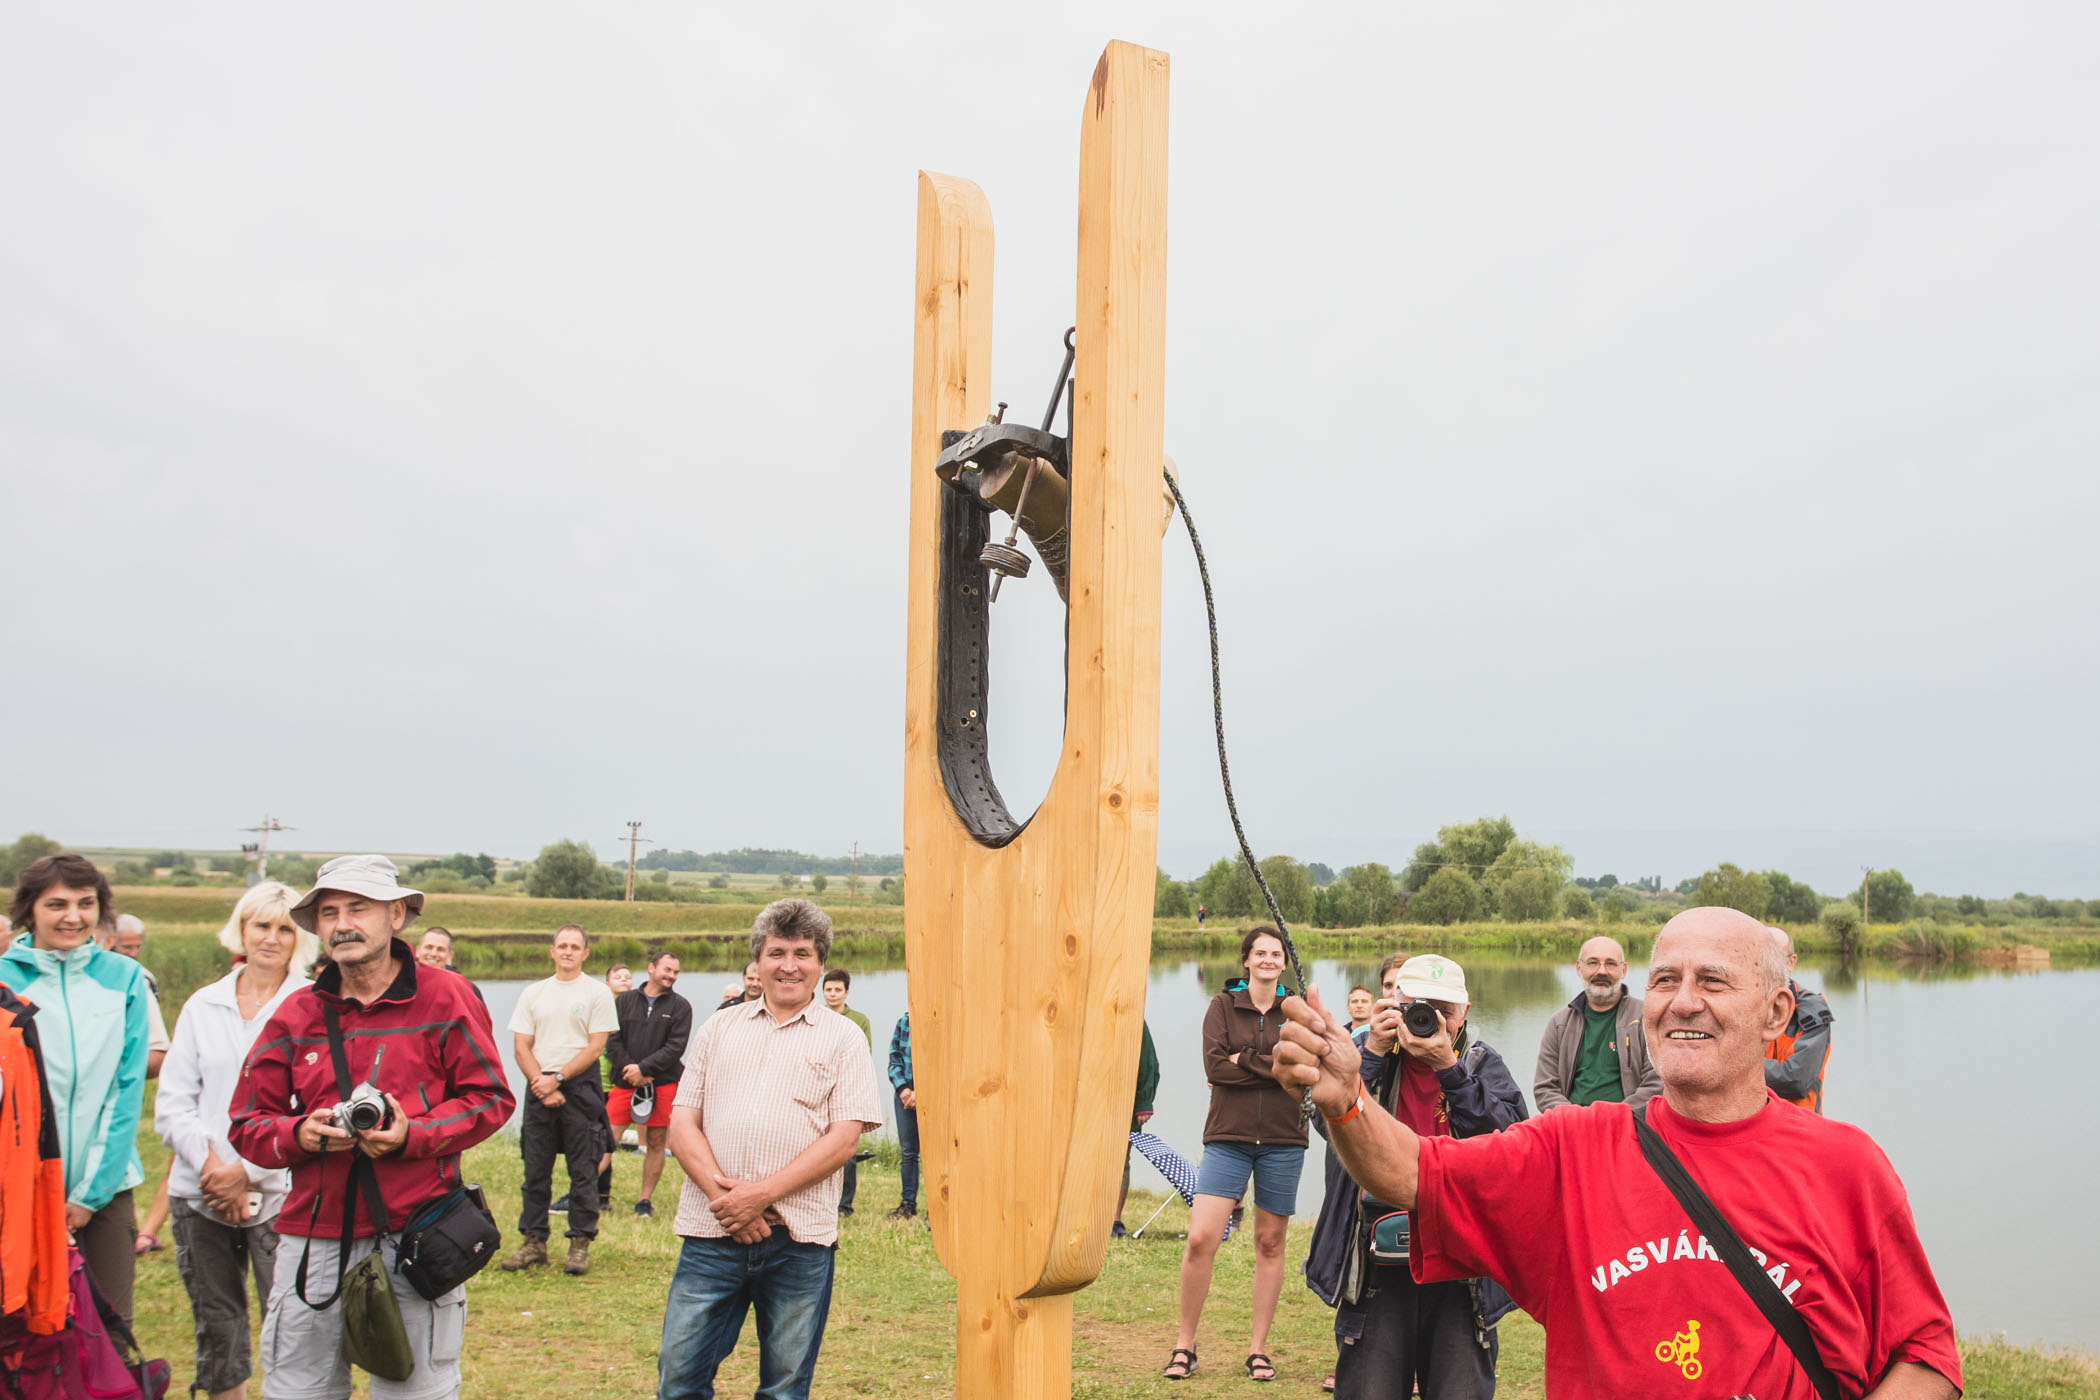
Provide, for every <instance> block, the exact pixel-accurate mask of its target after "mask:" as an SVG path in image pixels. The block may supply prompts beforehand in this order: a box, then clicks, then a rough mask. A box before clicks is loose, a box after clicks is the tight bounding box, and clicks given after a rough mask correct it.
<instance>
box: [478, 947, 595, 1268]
mask: <svg viewBox="0 0 2100 1400" xmlns="http://www.w3.org/2000/svg"><path fill="white" fill-rule="evenodd" d="M589 955H590V940H589V939H588V938H587V937H586V936H585V935H584V932H583V929H582V928H581V927H579V926H578V925H576V924H563V925H562V926H561V927H560V928H558V929H556V930H555V932H554V946H553V947H552V948H551V949H550V950H549V956H551V957H552V958H553V959H554V975H553V976H552V977H549V978H548V979H547V980H546V981H544V982H535V983H533V984H532V985H531V986H529V987H527V988H526V989H525V990H524V991H522V992H520V993H519V994H518V1005H517V1009H516V1010H514V1011H512V1012H511V1013H510V1029H511V1040H512V1044H513V1045H514V1046H515V1048H516V1054H517V1061H518V1068H519V1069H520V1070H521V1071H523V1072H524V1075H525V1090H526V1098H525V1102H524V1110H523V1112H522V1114H521V1115H520V1117H519V1119H518V1151H519V1152H520V1154H521V1155H523V1157H524V1158H525V1193H524V1194H525V1203H524V1208H523V1209H522V1210H520V1211H519V1212H518V1233H519V1234H520V1235H522V1236H523V1237H524V1238H523V1239H522V1240H521V1241H520V1243H519V1245H518V1252H517V1253H515V1254H513V1255H511V1257H510V1258H508V1259H506V1260H504V1261H503V1267H504V1268H506V1269H509V1270H513V1271H515V1270H518V1269H525V1268H530V1267H532V1266H533V1265H535V1264H544V1263H546V1262H547V1206H548V1203H549V1198H550V1197H551V1196H552V1195H553V1179H554V1159H555V1157H556V1155H560V1156H562V1157H565V1158H567V1159H568V1163H569V1231H568V1234H569V1257H568V1262H567V1263H566V1264H564V1265H563V1268H564V1270H565V1271H566V1272H568V1273H572V1274H580V1273H583V1272H584V1271H585V1270H587V1269H588V1268H590V1249H591V1241H592V1240H593V1239H595V1238H596V1237H597V1234H598V1160H599V1158H600V1157H601V1156H602V1155H603V1154H604V1137H603V1131H602V1129H601V1127H600V1124H601V1123H602V1121H603V1120H604V1117H605V1090H604V1087H603V1086H602V1085H601V1084H600V1083H599V1080H598V1057H599V1056H600V1055H601V1054H603V1053H604V1052H605V1038H606V1037H607V1036H609V1035H611V1034H612V1033H613V1032H614V1031H615V1030H617V1029H619V1025H620V1018H619V1016H618V1015H617V1014H616V1013H615V1012H614V1010H613V995H612V992H611V991H610V990H608V989H607V987H606V985H605V984H604V983H603V982H600V981H599V980H598V979H597V978H595V977H586V976H584V975H583V962H584V959H585V958H586V957H588V956H589Z"/></svg>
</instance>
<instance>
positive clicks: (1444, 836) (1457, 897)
mask: <svg viewBox="0 0 2100 1400" xmlns="http://www.w3.org/2000/svg"><path fill="white" fill-rule="evenodd" d="M1573 866H1574V862H1573V859H1572V858H1571V857H1570V856H1569V854H1568V852H1567V851H1566V850H1564V849H1563V848H1561V847H1559V846H1555V845H1550V844H1547V843H1544V842H1538V841H1530V840H1526V839H1524V838H1523V837H1521V836H1520V835H1519V834H1518V833H1517V830H1516V827H1515V826H1514V825H1513V824H1512V823H1511V822H1510V820H1509V818H1507V817H1481V818H1479V819H1478V820H1476V821H1471V822H1460V823H1453V824H1451V825H1448V826H1443V827H1439V828H1438V830H1437V834H1436V839H1435V840H1433V841H1424V842H1422V843H1421V844H1420V845H1418V846H1416V847H1415V850H1414V855H1413V858H1412V859H1410V860H1409V861H1408V863H1407V864H1406V865H1405V866H1403V867H1402V868H1401V870H1400V872H1399V873H1398V874H1397V875H1396V874H1394V873H1393V871H1392V870H1391V869H1389V868H1388V867H1387V866H1385V865H1382V864H1379V863H1377V862H1367V863H1365V864H1363V865H1352V866H1349V867H1347V868H1346V869H1344V870H1342V871H1340V872H1339V873H1337V872H1335V871H1333V870H1331V869H1330V868H1329V867H1327V866H1326V865H1324V864H1322V863H1320V862H1318V861H1312V862H1300V861H1298V860H1296V859H1295V858H1293V857H1291V856H1286V855H1277V856H1270V857H1268V858H1267V859H1265V860H1263V861H1261V862H1260V868H1261V873H1262V878H1263V880H1264V881H1266V882H1267V884H1268V886H1269V891H1270V893H1271V894H1273V895H1274V896H1275V898H1276V904H1277V907H1278V908H1279V909H1280V910H1281V911H1282V913H1283V917H1284V919H1285V920H1286V921H1287V922H1290V923H1293V924H1306V925H1309V926H1312V927H1317V928H1363V927H1374V926H1379V925H1385V924H1392V923H1399V922H1406V923H1411V924H1440V925H1441V924H1458V923H1474V922H1480V921H1487V920H1494V921H1500V922H1504V923H1538V922H1544V921H1547V920H1552V919H1590V918H1603V919H1606V920H1609V921H1612V922H1623V921H1627V920H1636V921H1638V920H1648V921H1652V922H1656V923H1660V922H1662V921H1663V920H1665V919H1667V918H1669V917H1670V915H1671V914H1674V913H1676V912H1677V911H1678V910H1681V909H1688V908H1693V907H1696V906H1702V905H1720V906H1725V907H1727V908H1730V909H1740V910H1742V911H1743V912H1744V913H1746V914H1748V915H1750V916H1751V917H1752V918H1756V919H1764V920H1766V921H1768V922H1771V923H1788V924H1805V923H1816V922H1818V921H1822V922H1824V923H1825V924H1826V925H1833V921H1834V927H1833V936H1834V937H1837V938H1838V939H1839V942H1840V945H1841V946H1843V944H1844V942H1845V936H1846V931H1847V930H1850V931H1851V932H1852V934H1853V935H1855V936H1856V932H1857V929H1858V926H1859V923H1860V920H1861V918H1862V915H1864V916H1865V917H1869V918H1871V919H1872V920H1873V921H1874V922H1875V923H1880V924H1887V923H1906V922H1909V921H1911V920H1913V919H1933V920H1937V921H1940V922H1949V921H1953V920H1957V919H1966V920H1974V921H1977V922H1986V923H1996V922H2010V921H2012V920H2015V919H2022V918H2046V919H2078V918H2093V919H2100V900H2052V899H2047V898H2044V897H2042V896H2039V895H2027V894H2016V895H2014V896H2013V897H2012V899H2010V900H1986V899H1983V898H1980V897H1978V896H1976V895H1961V896H1958V897H1954V898H1949V897H1947V896H1943V895H1935V894H1919V893H1918V892H1917V891H1916V890H1915V889H1914V888H1913V887H1912V885H1911V883H1910V881H1909V880H1908V879H1906V878H1905V877H1904V875H1903V872H1902V871H1900V870H1876V871H1873V872H1871V873H1870V874H1869V875H1868V876H1867V877H1866V880H1865V889H1864V893H1863V892H1862V890H1861V889H1859V888H1854V889H1851V890H1849V891H1846V892H1844V893H1843V894H1841V895H1836V896H1830V895H1824V894H1821V893H1819V892H1817V891H1816V890H1815V889H1814V888H1813V887H1812V886H1810V885H1809V883H1808V882H1807V881H1806V880H1799V879H1796V878H1794V877H1793V876H1791V875H1789V874H1787V873H1786V872H1785V871H1782V870H1746V869H1744V868H1742V867H1741V866H1738V865H1735V864H1733V863H1730V862H1723V863H1722V864H1720V865H1718V866H1716V867H1714V868H1713V869H1711V870H1707V871H1704V872H1702V873H1701V874H1699V875H1696V876H1693V877H1691V878H1689V879H1686V880H1681V881H1679V882H1678V883H1677V885H1676V886H1675V887H1673V888H1667V889H1666V888H1665V887H1664V885H1663V882H1662V877H1660V876H1656V875H1648V876H1641V877H1638V878H1636V879H1634V880H1630V881H1621V880H1620V879H1619V877H1618V876H1616V875H1602V876H1597V877H1593V878H1586V877H1575V876H1573V875H1572V874H1571V872H1572V870H1573ZM1838 906H1842V908H1843V909H1844V910H1849V911H1850V914H1849V920H1848V918H1847V917H1846V916H1845V915H1844V914H1842V913H1840V912H1839V911H1838ZM1199 908H1201V909H1203V910H1205V911H1207V913H1209V914H1215V915H1217V916H1219V917H1220V918H1225V919H1243V920H1244V919H1266V918H1267V917H1268V916H1269V908H1268V905H1267V903H1266V902H1265V901H1264V900H1263V899H1262V896H1261V890H1260V888H1259V887H1258V886H1257V885H1256V883H1255V880H1254V875H1253V873H1252V872H1251V871H1249V870H1248V869H1247V865H1246V862H1245V861H1244V860H1242V859H1241V858H1240V857H1238V856H1236V855H1233V856H1221V857H1220V858H1219V859H1218V860H1217V861H1215V862H1214V863H1212V865H1211V866H1210V867H1209V868H1208V869H1207V870H1205V871H1204V872H1203V873H1202V874H1201V875H1199V876H1197V877H1196V878H1195V879H1193V880H1185V881H1184V880H1176V879H1174V878H1173V877H1172V876H1170V875H1168V874H1167V872H1166V871H1164V870H1161V871H1158V872H1157V874H1156V876H1155V882H1154V886H1153V898H1152V912H1153V915H1154V917H1156V918H1187V917H1189V916H1191V915H1193V914H1194V913H1195V912H1196V911H1197V909H1199Z"/></svg>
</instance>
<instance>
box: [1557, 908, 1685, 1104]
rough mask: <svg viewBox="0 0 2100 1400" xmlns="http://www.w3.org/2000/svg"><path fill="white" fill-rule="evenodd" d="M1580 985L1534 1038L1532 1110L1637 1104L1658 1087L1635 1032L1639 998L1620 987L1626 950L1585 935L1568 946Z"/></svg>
mask: <svg viewBox="0 0 2100 1400" xmlns="http://www.w3.org/2000/svg"><path fill="white" fill-rule="evenodd" d="M1575 971H1576V972H1577V974H1579V975H1580V976H1581V978H1582V992H1581V994H1580V995H1579V996H1577V997H1576V998H1575V999H1574V1000H1573V1001H1571V1002H1569V1003H1568V1004H1567V1005H1566V1006H1563V1007H1562V1008H1561V1009H1560V1010H1558V1011H1556V1012H1554V1013H1553V1019H1552V1020H1550V1021H1548V1022H1547V1023H1546V1034H1545V1036H1544V1038H1543V1039H1541V1040H1540V1042H1539V1065H1538V1073H1537V1075H1536V1076H1534V1077H1533V1079H1532V1084H1531V1097H1532V1099H1533V1101H1534V1102H1536V1103H1537V1104H1538V1109H1539V1112H1541V1113H1544V1112H1546V1111H1547V1110H1548V1109H1554V1108H1566V1107H1568V1106H1569V1105H1570V1104H1577V1105H1580V1104H1591V1103H1600V1102H1602V1103H1627V1104H1633V1105H1636V1106H1637V1105H1639V1104H1642V1103H1645V1102H1647V1101H1648V1100H1649V1099H1651V1098H1653V1097H1654V1096H1655V1095H1657V1094H1659V1093H1661V1092H1662V1076H1661V1075H1660V1074H1659V1073H1657V1072H1656V1069H1655V1066H1654V1065H1653V1064H1652V1063H1650V1062H1649V1059H1648V1042H1647V1041H1646V1040H1645V1039H1644V1038H1643V1037H1642V1035H1641V999H1640V998H1639V997H1637V996H1632V995H1630V994H1628V992H1627V990H1626V987H1625V985H1624V984H1625V981H1626V950H1625V949H1624V948H1621V947H1620V946H1619V944H1618V941H1617V940H1616V939H1611V938H1592V939H1591V940H1590V941H1589V942H1587V943H1585V944H1583V945H1582V948H1581V950H1580V951H1579V952H1577V953H1576V954H1575Z"/></svg>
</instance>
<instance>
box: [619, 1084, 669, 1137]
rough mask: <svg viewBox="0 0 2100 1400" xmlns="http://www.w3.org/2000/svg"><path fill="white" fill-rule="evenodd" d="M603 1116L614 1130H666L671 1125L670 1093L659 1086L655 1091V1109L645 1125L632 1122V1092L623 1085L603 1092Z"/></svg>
mask: <svg viewBox="0 0 2100 1400" xmlns="http://www.w3.org/2000/svg"><path fill="white" fill-rule="evenodd" d="M605 1116H606V1118H607V1119H609V1120H610V1121H611V1122H612V1125H613V1126H614V1127H615V1128H667V1127H669V1126H670V1125H671V1093H670V1092H667V1091H666V1086H664V1085H661V1084H659V1085H658V1086H657V1089H656V1107H655V1108H654V1109H653V1110H652V1111H651V1112H650V1114H649V1121H648V1122H647V1123H637V1122H635V1121H634V1090H632V1089H630V1088H628V1087H627V1086H625V1085H624V1084H623V1085H621V1086H620V1087H619V1088H617V1089H607V1090H606V1091H605Z"/></svg>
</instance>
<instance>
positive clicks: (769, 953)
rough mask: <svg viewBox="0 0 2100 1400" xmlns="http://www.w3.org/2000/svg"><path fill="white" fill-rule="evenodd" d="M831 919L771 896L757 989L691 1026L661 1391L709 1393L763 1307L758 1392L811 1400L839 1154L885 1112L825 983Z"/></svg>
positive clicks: (674, 1124)
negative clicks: (748, 1316)
mask: <svg viewBox="0 0 2100 1400" xmlns="http://www.w3.org/2000/svg"><path fill="white" fill-rule="evenodd" d="M830 953H831V920H830V919H829V918H827V917H826V916H825V914H824V911H823V910H821V909H819V908H817V906H816V905H814V904H811V903H810V902H809V901H808V900H806V899H781V900H775V901H774V902H773V903H771V904H769V905H767V906H766V907H765V908H764V909H763V910H761V911H760V912H759V916H758V919H757V920H756V921H755V922H754V923H753V924H752V926H751V958H752V961H753V963H754V964H755V965H756V966H757V968H758V977H759V983H760V987H761V995H760V996H759V997H758V998H756V999H755V1000H752V1001H748V1002H745V1003H743V1004H742V1005H741V1006H733V1007H730V1008H728V1009H726V1010H723V1011H720V1012H718V1013H716V1014H715V1015H714V1016H711V1017H709V1018H708V1020H707V1021H706V1022H705V1023H704V1024H703V1025H702V1026H701V1027H700V1028H699V1029H698V1030H697V1031H695V1032H694V1033H693V1040H692V1044H691V1045H690V1046H688V1047H687V1049H686V1059H685V1075H684V1077H683V1078H682V1079H681V1080H680V1081H679V1084H678V1099H677V1102H676V1105H675V1106H674V1107H673V1109H672V1110H671V1152H672V1155H674V1156H675V1157H677V1158H678V1165H679V1166H681V1167H683V1168H684V1169H685V1175H686V1183H685V1189H684V1191H683V1192H682V1193H681V1194H680V1196H679V1200H678V1218H677V1222H676V1225H675V1227H674V1228H675V1229H676V1230H677V1231H678V1233H679V1234H680V1235H681V1236H683V1237H684V1242H683V1244H682V1245H681V1247H680V1249H679V1254H678V1268H677V1271H676V1272H675V1273H674V1274H673V1275H672V1276H671V1292H670V1297H669V1298H668V1299H667V1300H666V1301H665V1305H664V1332H663V1346H662V1349H661V1351H660V1352H659V1353H658V1357H657V1392H656V1393H657V1396H658V1400H707V1397H711V1396H712V1395H713V1394H714V1385H715V1368H716V1367H717V1366H719V1365H721V1362H722V1358H723V1357H725V1356H727V1355H728V1354H729V1351H730V1348H731V1347H733V1346H735V1345H736V1339H737V1333H738V1332H740V1331H741V1330H742V1329H743V1325H744V1314H745V1312H746V1311H748V1310H749V1309H751V1308H752V1307H754V1306H755V1307H756V1308H757V1310H758V1380H759V1387H758V1394H759V1395H761V1396H764V1397H766V1400H806V1397H807V1396H808V1395H809V1385H810V1378H811V1377H812V1376H813V1375H814V1374H815V1372H816V1368H817V1348H818V1347H819V1346H820V1345H821V1344H822V1343H823V1340H824V1322H825V1318H826V1317H827V1315H828V1314H829V1313H830V1310H831V1275H832V1260H833V1256H834V1253H835V1252H836V1250H837V1249H838V1205H839V1192H840V1190H841V1188H842V1186H843V1184H844V1182H843V1174H842V1171H841V1168H843V1167H844V1166H845V1165H846V1163H847V1162H848V1161H849V1160H851V1159H852V1156H853V1151H854V1148H855V1147H857V1146H858V1145H859V1142H860V1135H861V1134H862V1133H864V1132H869V1131H871V1130H873V1129H876V1128H879V1127H881V1126H882V1101H881V1099H880V1098H878V1097H877V1096H876V1092H875V1069H874V1065H873V1062H872V1061H871V1060H870V1059H869V1056H868V1047H867V1042H866V1041H865V1040H863V1039H862V1038H861V1033H860V1028H859V1027H858V1026H856V1025H854V1024H853V1023H852V1022H851V1021H849V1020H847V1019H846V1018H845V1017H843V1016H841V1015H839V1014H838V1013H837V1012H835V1011H831V1010H829V1009H827V1008H826V1007H825V1005H824V1002H823V999H822V998H821V997H819V996H818V995H817V992H818V989H819V988H820V986H821V985H822V979H823V976H824V959H825V958H826V957H828V956H829V955H830Z"/></svg>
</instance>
